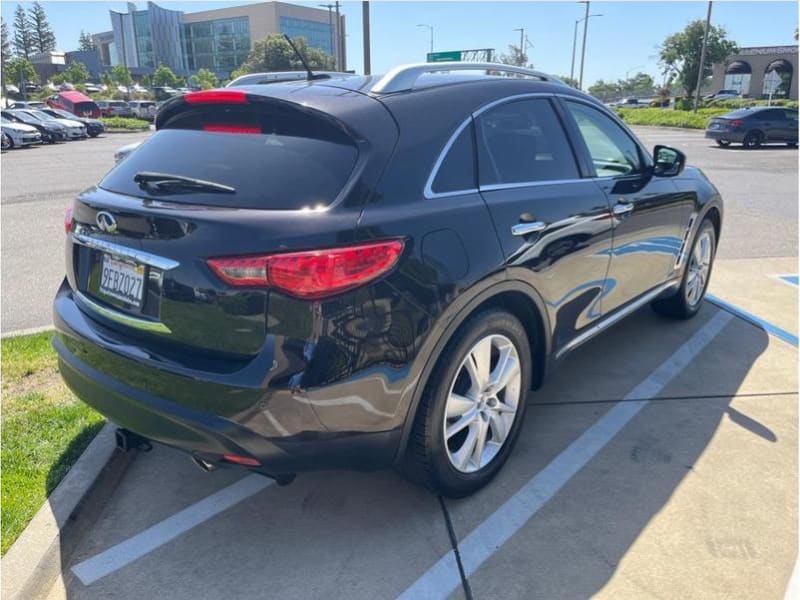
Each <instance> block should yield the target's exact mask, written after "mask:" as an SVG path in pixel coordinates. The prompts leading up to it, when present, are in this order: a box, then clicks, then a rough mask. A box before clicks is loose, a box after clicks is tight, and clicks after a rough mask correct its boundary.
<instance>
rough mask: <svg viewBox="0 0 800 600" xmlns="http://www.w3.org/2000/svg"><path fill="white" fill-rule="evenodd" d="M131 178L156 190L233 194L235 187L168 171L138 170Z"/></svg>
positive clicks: (141, 185)
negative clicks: (172, 173) (171, 173)
mask: <svg viewBox="0 0 800 600" xmlns="http://www.w3.org/2000/svg"><path fill="white" fill-rule="evenodd" d="M133 180H134V181H135V182H136V183H138V184H139V186H140V187H142V188H145V187H154V188H156V189H157V190H158V191H169V190H170V189H181V188H182V189H184V190H197V191H204V192H214V193H220V194H235V193H236V188H235V187H231V186H229V185H223V184H221V183H215V182H213V181H205V180H203V179H195V178H194V177H185V176H183V175H170V174H168V173H154V172H152V171H140V172H139V173H137V174H136V175H134V176H133Z"/></svg>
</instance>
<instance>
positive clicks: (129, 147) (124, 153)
mask: <svg viewBox="0 0 800 600" xmlns="http://www.w3.org/2000/svg"><path fill="white" fill-rule="evenodd" d="M141 145H142V142H133V143H131V144H125V145H124V146H122V147H120V148H117V150H116V152H114V162H119V161H121V160H124V159H126V158H128V156H130V153H131V152H133V151H134V150H136V149H137V148H138V147H139V146H141Z"/></svg>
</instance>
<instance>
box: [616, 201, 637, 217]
mask: <svg viewBox="0 0 800 600" xmlns="http://www.w3.org/2000/svg"><path fill="white" fill-rule="evenodd" d="M611 210H612V211H613V212H614V214H615V215H617V216H622V215H627V214H628V213H629V212H631V211H632V210H633V204H631V203H630V202H625V203H622V202H619V203H617V204H615V205H614V208H613V209H611Z"/></svg>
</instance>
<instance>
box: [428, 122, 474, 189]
mask: <svg viewBox="0 0 800 600" xmlns="http://www.w3.org/2000/svg"><path fill="white" fill-rule="evenodd" d="M474 138H475V135H474V132H473V129H472V123H470V124H469V125H467V126H466V127H465V128H464V129H463V131H462V132H461V133H460V134H458V137H457V138H456V139H455V141H454V142H453V145H452V146H450V150H449V151H448V152H447V155H446V156H445V158H444V160H443V161H442V164H441V166H440V167H439V171H438V173H437V174H436V179H434V180H433V185H432V186H431V189H432V190H433V192H434V193H435V194H442V193H445V192H459V191H463V190H474V189H475V188H476V187H477V184H476V182H475V142H474Z"/></svg>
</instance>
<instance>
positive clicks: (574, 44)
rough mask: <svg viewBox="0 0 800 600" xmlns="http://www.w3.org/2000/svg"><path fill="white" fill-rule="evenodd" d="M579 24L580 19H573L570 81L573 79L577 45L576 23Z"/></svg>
mask: <svg viewBox="0 0 800 600" xmlns="http://www.w3.org/2000/svg"><path fill="white" fill-rule="evenodd" d="M580 22H581V20H580V19H575V29H574V30H573V32H572V63H571V66H570V68H569V78H570V79H575V46H576V45H577V41H578V23H580Z"/></svg>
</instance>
